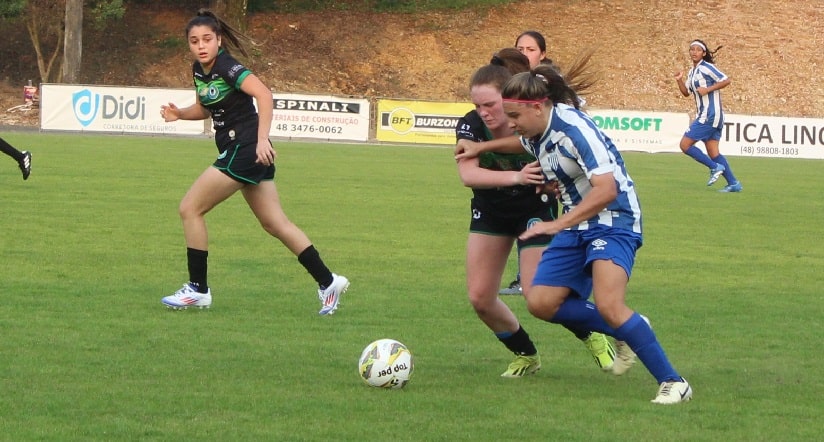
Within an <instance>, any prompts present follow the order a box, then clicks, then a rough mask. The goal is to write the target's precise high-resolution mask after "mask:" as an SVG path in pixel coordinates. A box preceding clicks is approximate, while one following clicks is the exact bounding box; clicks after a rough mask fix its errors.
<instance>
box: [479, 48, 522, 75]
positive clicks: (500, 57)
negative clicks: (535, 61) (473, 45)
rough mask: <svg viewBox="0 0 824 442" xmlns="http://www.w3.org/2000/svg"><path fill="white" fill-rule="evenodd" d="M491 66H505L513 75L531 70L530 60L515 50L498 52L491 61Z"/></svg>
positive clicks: (504, 49)
mask: <svg viewBox="0 0 824 442" xmlns="http://www.w3.org/2000/svg"><path fill="white" fill-rule="evenodd" d="M489 64H494V65H497V66H503V67H505V68H507V69H509V72H511V73H512V74H513V75H514V74H517V73H519V72H526V71H528V70H529V58H527V57H526V55H524V54H522V53H521V51H519V50H517V49H515V48H503V49H501V50H500V51H498V52H496V53H495V54H494V55H493V56H492V59H491V60H489Z"/></svg>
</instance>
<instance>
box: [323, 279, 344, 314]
mask: <svg viewBox="0 0 824 442" xmlns="http://www.w3.org/2000/svg"><path fill="white" fill-rule="evenodd" d="M348 288H349V280H348V279H346V277H345V276H340V275H336V274H334V273H333V274H332V283H331V284H329V287H326V288H325V289H318V298H319V299H320V304H321V308H320V311H319V312H318V314H321V315H331V314H334V313H335V310H337V309H338V303H339V302H340V297H341V295H343V293H344V292H345V291H346V289H348Z"/></svg>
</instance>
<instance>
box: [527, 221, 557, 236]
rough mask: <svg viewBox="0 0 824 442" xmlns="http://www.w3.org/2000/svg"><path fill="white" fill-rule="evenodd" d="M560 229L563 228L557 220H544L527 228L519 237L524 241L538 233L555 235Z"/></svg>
mask: <svg viewBox="0 0 824 442" xmlns="http://www.w3.org/2000/svg"><path fill="white" fill-rule="evenodd" d="M560 231H561V229H560V227H559V226H558V223H557V222H555V221H543V222H540V223H535V224H533V225H532V226H531V227H530V228H528V229H526V231H524V233H521V234H520V235H518V239H520V240H522V241H523V240H527V239H529V238H532V237H534V236H538V235H554V234H556V233H558V232H560Z"/></svg>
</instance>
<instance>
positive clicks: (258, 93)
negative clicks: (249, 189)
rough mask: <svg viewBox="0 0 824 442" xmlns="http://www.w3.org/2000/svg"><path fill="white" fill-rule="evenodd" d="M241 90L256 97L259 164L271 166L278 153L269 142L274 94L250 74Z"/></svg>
mask: <svg viewBox="0 0 824 442" xmlns="http://www.w3.org/2000/svg"><path fill="white" fill-rule="evenodd" d="M240 90H241V91H243V92H244V93H246V94H247V95H250V96H252V97H254V99H255V101H256V102H257V108H258V133H257V151H256V152H257V162H258V163H260V164H263V165H266V166H268V165H270V164H272V163H274V162H275V158H277V153H276V152H275V150H274V148H273V147H272V143H270V142H269V131H270V130H271V129H272V110H273V107H274V105H273V102H272V92H271V91H269V88H268V87H266V85H265V84H263V82H262V81H260V79H259V78H258V77H257V76H256V75H255V74H249V75H247V76H246V78H244V79H243V82H242V83H241V84H240Z"/></svg>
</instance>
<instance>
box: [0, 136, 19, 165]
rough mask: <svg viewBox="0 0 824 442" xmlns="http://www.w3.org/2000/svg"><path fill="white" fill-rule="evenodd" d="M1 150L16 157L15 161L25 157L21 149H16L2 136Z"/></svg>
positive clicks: (0, 140)
mask: <svg viewBox="0 0 824 442" xmlns="http://www.w3.org/2000/svg"><path fill="white" fill-rule="evenodd" d="M0 151H2V152H3V153H4V154H6V155H8V156H10V157H12V158H14V159H15V161H17V162H18V163H19V162H20V160H22V159H23V152H20V151H19V150H17V149H15V148H14V147H12V146H11V144H9V143H7V142H6V141H5V140H3V139H2V138H0Z"/></svg>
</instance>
